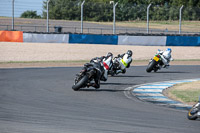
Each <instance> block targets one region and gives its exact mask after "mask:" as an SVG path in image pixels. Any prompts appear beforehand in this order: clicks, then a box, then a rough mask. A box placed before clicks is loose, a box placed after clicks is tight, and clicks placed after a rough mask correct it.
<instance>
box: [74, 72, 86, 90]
mask: <svg viewBox="0 0 200 133" xmlns="http://www.w3.org/2000/svg"><path fill="white" fill-rule="evenodd" d="M87 81H88V76H87V75H84V76H83V77H82V78H81V79H80V80H79V81H75V83H74V85H73V86H72V89H73V90H74V91H78V90H79V89H80V88H81V87H83V86H84V84H86V83H87Z"/></svg>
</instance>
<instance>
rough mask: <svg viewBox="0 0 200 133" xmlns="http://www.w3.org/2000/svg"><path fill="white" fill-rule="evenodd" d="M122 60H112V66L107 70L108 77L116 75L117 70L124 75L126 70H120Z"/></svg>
mask: <svg viewBox="0 0 200 133" xmlns="http://www.w3.org/2000/svg"><path fill="white" fill-rule="evenodd" d="M121 60H122V58H121V57H115V58H114V59H113V65H112V66H111V67H110V69H109V70H108V75H111V76H114V75H118V74H119V72H117V71H118V70H122V71H121V72H120V73H125V72H126V69H124V68H121V66H124V65H122V64H121V63H123V62H121Z"/></svg>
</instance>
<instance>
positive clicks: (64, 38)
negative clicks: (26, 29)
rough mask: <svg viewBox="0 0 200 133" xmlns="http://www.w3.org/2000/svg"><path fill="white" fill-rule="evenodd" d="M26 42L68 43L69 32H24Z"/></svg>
mask: <svg viewBox="0 0 200 133" xmlns="http://www.w3.org/2000/svg"><path fill="white" fill-rule="evenodd" d="M23 38H24V42H36V43H68V42H69V35H68V34H36V33H24V34H23Z"/></svg>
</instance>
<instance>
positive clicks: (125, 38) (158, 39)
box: [0, 31, 200, 46]
mask: <svg viewBox="0 0 200 133" xmlns="http://www.w3.org/2000/svg"><path fill="white" fill-rule="evenodd" d="M0 42H33V43H69V44H75V43H80V44H110V45H137V46H200V36H185V35H184V36H170V35H167V36H165V35H162V36H156V35H145V36H136V35H134V36H133V35H92V34H70V33H66V34H65V33H64V34H56V33H48V34H47V33H44V34H43V33H23V32H22V31H0Z"/></svg>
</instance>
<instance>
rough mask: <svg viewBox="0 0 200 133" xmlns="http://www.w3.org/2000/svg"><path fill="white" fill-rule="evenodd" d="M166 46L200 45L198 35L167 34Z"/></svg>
mask: <svg viewBox="0 0 200 133" xmlns="http://www.w3.org/2000/svg"><path fill="white" fill-rule="evenodd" d="M166 46H200V37H199V36H195V37H192V36H167V42H166Z"/></svg>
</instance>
